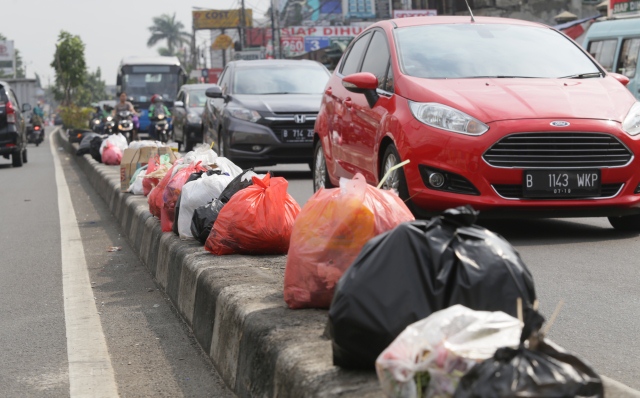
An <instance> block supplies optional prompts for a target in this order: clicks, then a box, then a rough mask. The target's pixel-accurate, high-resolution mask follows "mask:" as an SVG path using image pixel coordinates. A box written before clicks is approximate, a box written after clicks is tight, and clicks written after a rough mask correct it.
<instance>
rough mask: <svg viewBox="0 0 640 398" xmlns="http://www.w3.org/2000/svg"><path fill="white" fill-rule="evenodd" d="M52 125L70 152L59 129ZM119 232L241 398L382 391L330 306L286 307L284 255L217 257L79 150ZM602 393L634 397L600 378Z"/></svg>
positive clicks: (113, 172) (114, 169)
mask: <svg viewBox="0 0 640 398" xmlns="http://www.w3.org/2000/svg"><path fill="white" fill-rule="evenodd" d="M58 131H60V130H57V131H54V134H53V135H52V136H51V137H52V139H57V140H58V143H59V146H62V147H63V148H65V150H67V151H68V152H69V153H71V154H75V151H76V149H77V144H70V143H69V142H68V140H67V139H66V137H65V134H58ZM76 160H77V164H78V166H79V167H80V168H81V169H82V171H83V172H84V173H85V174H86V176H87V179H88V181H90V183H91V185H92V186H93V187H94V189H95V190H96V192H98V193H99V195H100V196H101V197H102V198H103V199H104V201H105V203H106V204H107V205H108V207H109V209H110V211H111V212H112V214H113V215H114V216H115V217H116V219H117V220H118V222H119V223H120V225H121V228H122V231H123V234H124V235H126V237H127V238H128V240H129V242H130V244H131V246H132V247H133V249H134V250H135V251H136V252H137V253H138V255H139V257H140V259H141V260H142V262H143V263H144V264H145V266H146V267H147V268H148V270H149V272H150V273H151V275H152V276H153V277H154V279H155V280H156V282H157V284H158V285H160V286H161V287H162V289H164V291H165V292H166V294H167V295H168V296H169V298H170V299H171V301H172V303H173V305H174V306H175V308H176V309H177V310H178V312H179V313H180V315H181V316H182V318H183V319H184V321H185V322H186V323H187V325H188V326H189V327H190V328H191V330H192V332H193V334H194V336H195V338H196V340H197V341H198V343H199V344H200V346H201V347H202V349H203V350H204V351H205V352H206V353H207V355H208V356H209V358H210V359H211V361H212V362H213V364H214V366H215V367H216V369H217V371H218V373H219V374H220V375H221V376H222V378H223V379H224V381H225V382H226V383H227V385H228V386H229V387H230V388H231V389H232V390H233V391H234V392H235V393H236V394H237V395H238V396H240V397H256V396H259V397H272V396H274V397H383V396H384V394H383V393H382V391H381V390H380V387H379V384H378V381H377V378H376V375H375V373H374V372H358V371H347V370H343V369H340V368H338V367H335V366H333V364H332V358H331V342H330V341H329V340H328V339H326V338H324V337H323V332H324V329H325V326H326V319H327V311H324V310H297V311H293V310H290V309H288V308H287V306H286V304H285V302H284V299H283V294H282V292H283V275H284V266H285V263H286V256H244V255H230V256H214V255H211V254H209V253H208V252H206V251H205V250H204V248H203V247H202V246H201V245H200V244H199V243H198V242H196V241H181V240H180V239H179V238H178V237H177V236H175V235H174V234H173V233H163V232H162V230H161V227H160V222H159V220H157V219H156V218H154V217H153V216H152V215H151V214H150V213H149V209H148V204H147V200H146V199H147V198H146V197H142V196H133V195H131V194H128V193H121V192H120V172H119V168H118V167H115V166H106V165H103V164H100V163H97V162H95V161H94V160H93V159H92V158H91V157H90V156H89V155H84V156H77V157H76ZM605 389H606V395H607V397H633V396H636V397H638V396H640V393H638V392H637V391H634V390H631V389H629V388H628V387H626V386H624V385H621V384H619V383H617V382H614V381H611V380H610V379H605Z"/></svg>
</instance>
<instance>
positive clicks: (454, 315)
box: [376, 304, 522, 398]
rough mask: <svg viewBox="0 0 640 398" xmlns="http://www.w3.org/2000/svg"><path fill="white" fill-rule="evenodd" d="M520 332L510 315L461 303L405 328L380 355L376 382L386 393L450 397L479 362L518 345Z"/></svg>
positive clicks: (417, 397) (411, 397)
mask: <svg viewBox="0 0 640 398" xmlns="http://www.w3.org/2000/svg"><path fill="white" fill-rule="evenodd" d="M521 333H522V323H521V322H520V321H519V320H518V319H516V318H514V317H512V316H511V315H508V314H505V313H504V312H502V311H496V312H489V311H474V310H471V309H469V308H467V307H465V306H462V305H459V304H457V305H454V306H452V307H449V308H446V309H444V310H441V311H437V312H434V313H433V314H431V315H430V316H429V317H427V318H425V319H423V320H421V321H418V322H415V323H413V324H411V325H409V326H407V328H406V329H405V330H404V331H403V332H402V333H400V335H399V336H398V337H397V338H396V339H395V340H394V341H393V343H391V345H389V347H387V348H386V349H385V350H384V351H383V352H382V353H381V354H380V356H378V359H377V360H376V372H377V373H378V380H380V385H381V386H382V390H383V391H384V392H385V394H386V395H387V396H388V397H397V398H401V397H402V398H422V397H450V396H452V395H453V393H454V392H455V390H456V387H457V386H458V382H459V381H460V378H461V377H462V376H464V375H465V373H466V372H467V371H468V370H469V369H471V368H472V367H473V366H474V365H475V364H477V363H479V362H482V361H484V360H485V359H487V358H490V357H492V356H493V354H494V353H495V352H496V350H497V349H498V348H500V347H513V348H516V347H518V345H519V343H520V335H521ZM425 392H426V393H425Z"/></svg>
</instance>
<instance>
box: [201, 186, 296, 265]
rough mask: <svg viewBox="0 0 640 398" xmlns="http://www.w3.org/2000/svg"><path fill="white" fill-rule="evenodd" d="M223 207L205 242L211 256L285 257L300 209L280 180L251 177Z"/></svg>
mask: <svg viewBox="0 0 640 398" xmlns="http://www.w3.org/2000/svg"><path fill="white" fill-rule="evenodd" d="M252 181H253V185H251V186H249V187H247V188H245V189H242V190H240V191H238V192H237V193H236V194H235V195H233V196H232V197H231V199H230V200H229V202H228V203H227V204H226V205H224V207H223V208H222V210H220V214H218V218H217V219H216V222H215V224H213V229H212V230H211V233H210V234H209V237H208V238H207V241H206V243H205V246H204V247H205V249H207V250H208V251H210V252H211V253H213V254H217V255H222V254H233V253H247V254H285V253H286V252H287V250H289V239H290V238H291V229H292V228H293V221H294V220H295V218H296V216H297V215H298V213H300V206H299V205H298V203H297V202H296V201H295V199H293V198H292V197H291V195H289V194H288V193H287V187H288V185H289V183H288V182H287V180H285V179H284V178H282V177H271V176H270V175H269V174H267V175H266V176H265V177H264V178H263V179H260V178H258V177H252Z"/></svg>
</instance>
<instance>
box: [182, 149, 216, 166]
mask: <svg viewBox="0 0 640 398" xmlns="http://www.w3.org/2000/svg"><path fill="white" fill-rule="evenodd" d="M184 158H185V159H186V160H185V163H192V162H202V165H203V166H210V165H212V164H214V163H215V162H216V159H217V158H218V154H217V153H215V152H214V150H213V149H211V148H209V147H208V146H207V145H204V144H200V145H196V147H195V148H194V149H193V151H190V152H187V154H186V155H184Z"/></svg>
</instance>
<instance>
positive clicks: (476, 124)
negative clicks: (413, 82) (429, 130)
mask: <svg viewBox="0 0 640 398" xmlns="http://www.w3.org/2000/svg"><path fill="white" fill-rule="evenodd" d="M409 108H411V113H413V116H414V117H415V118H416V119H418V120H419V121H421V122H422V123H424V124H426V125H428V126H432V127H437V128H439V129H443V130H447V131H452V132H454V133H459V134H467V135H482V134H484V133H486V132H487V130H489V126H487V125H486V124H484V123H482V122H481V121H479V120H478V119H476V118H474V117H471V116H469V115H467V114H466V113H464V112H460V111H459V110H457V109H454V108H451V107H449V106H446V105H442V104H438V103H435V102H424V103H423V102H413V101H409Z"/></svg>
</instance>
